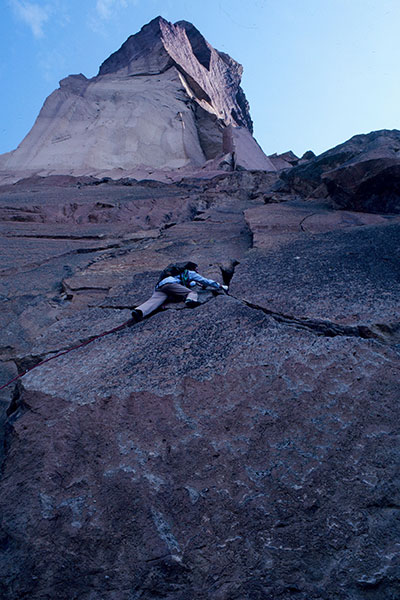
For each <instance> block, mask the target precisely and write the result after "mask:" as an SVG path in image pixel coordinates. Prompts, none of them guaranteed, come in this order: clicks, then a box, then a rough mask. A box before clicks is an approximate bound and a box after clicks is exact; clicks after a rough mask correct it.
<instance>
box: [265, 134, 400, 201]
mask: <svg viewBox="0 0 400 600" xmlns="http://www.w3.org/2000/svg"><path fill="white" fill-rule="evenodd" d="M399 153H400V131H398V130H396V129H394V130H392V131H390V130H381V131H373V132H372V133H369V134H367V135H356V136H354V137H352V138H351V139H350V140H348V141H347V142H345V143H344V144H340V145H339V146H336V147H335V148H332V149H331V150H328V151H327V152H324V153H323V154H321V155H320V156H317V157H315V158H311V160H307V161H306V162H305V163H304V164H299V165H298V166H295V167H293V168H292V169H289V170H285V171H284V172H283V173H282V174H281V181H280V182H279V183H278V184H277V185H276V190H277V191H281V192H295V193H299V194H301V195H302V196H303V197H307V196H311V197H328V198H330V199H331V200H332V202H333V203H334V205H335V206H336V207H338V208H346V209H350V210H358V211H365V212H375V213H399V211H400V208H399V207H400V191H399V190H400V183H399V181H400V180H399V170H400V157H399Z"/></svg>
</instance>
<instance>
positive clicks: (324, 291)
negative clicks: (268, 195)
mask: <svg viewBox="0 0 400 600" xmlns="http://www.w3.org/2000/svg"><path fill="white" fill-rule="evenodd" d="M285 242H286V243H281V244H280V245H279V249H278V250H277V251H276V250H275V248H274V247H272V248H270V249H268V248H266V249H265V250H263V249H259V250H253V251H252V253H251V254H250V256H249V258H247V259H245V260H242V261H241V263H240V265H239V266H238V267H237V269H236V272H235V276H234V278H233V280H232V283H231V286H230V293H231V294H232V295H234V296H235V297H239V298H241V299H245V300H246V301H248V302H250V303H252V304H254V305H257V306H260V307H263V308H264V309H266V310H270V311H272V312H275V313H277V314H280V315H282V316H286V317H299V318H300V319H305V320H307V319H311V320H313V319H314V320H320V321H326V322H331V324H332V325H337V326H340V325H350V326H355V327H360V326H361V327H363V326H366V327H368V328H370V333H371V335H372V333H373V331H375V333H376V334H377V335H381V334H382V335H385V331H387V332H388V333H389V332H390V331H392V333H393V334H395V335H397V334H396V331H397V327H398V324H399V308H400V306H399V299H400V267H399V264H400V263H399V248H400V227H399V225H398V224H388V225H385V226H383V227H379V226H364V227H354V228H350V229H349V230H345V229H342V230H339V231H331V232H327V233H323V234H315V235H307V234H305V233H303V234H301V233H300V234H297V235H296V236H291V238H290V244H289V243H288V239H286V240H285ZM365 333H366V334H368V332H367V331H366V332H365Z"/></svg>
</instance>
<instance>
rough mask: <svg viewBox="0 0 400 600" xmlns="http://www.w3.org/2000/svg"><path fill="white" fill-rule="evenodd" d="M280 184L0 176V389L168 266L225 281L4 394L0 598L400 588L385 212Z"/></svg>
mask: <svg viewBox="0 0 400 600" xmlns="http://www.w3.org/2000/svg"><path fill="white" fill-rule="evenodd" d="M201 56H203V55H202V54H201ZM205 60H206V57H204V61H205ZM102 68H103V67H102ZM104 68H106V67H104ZM107 68H109V67H107ZM204 68H205V67H204ZM106 76H108V74H107V75H104V77H106ZM276 177H277V176H276V175H275V174H273V173H260V172H257V173H256V172H249V171H237V172H233V173H225V174H221V175H219V176H218V177H215V178H213V179H211V180H205V179H196V178H192V179H185V180H183V181H181V182H180V183H173V184H169V185H166V184H163V183H160V182H154V181H147V182H140V183H138V182H136V181H133V180H129V179H125V180H121V181H115V182H112V181H110V180H103V181H100V180H94V179H93V178H80V179H74V178H73V177H50V178H44V179H41V178H33V179H31V180H30V181H24V182H20V183H17V184H15V185H12V186H8V187H3V188H0V219H1V221H0V230H1V232H2V238H1V239H2V252H1V257H2V264H1V271H0V275H1V279H0V286H1V287H0V294H1V295H0V301H1V305H2V309H3V310H2V312H1V316H0V318H1V323H0V324H1V332H2V341H1V344H0V350H1V360H2V362H1V369H0V373H1V377H2V378H3V379H2V380H4V381H6V380H7V379H11V378H12V377H13V376H14V375H15V373H16V372H17V371H18V372H20V373H22V372H24V371H25V370H26V369H27V368H29V367H31V366H33V365H35V364H37V363H38V361H40V360H43V359H45V358H49V357H51V356H54V355H55V354H56V353H57V352H60V351H63V350H65V349H69V348H73V347H75V346H77V345H79V344H80V343H82V342H83V341H85V340H89V339H90V338H91V336H94V335H97V334H100V333H102V332H104V331H108V330H110V329H112V328H114V327H116V326H117V325H119V324H121V323H123V322H125V321H126V320H127V319H128V318H129V315H130V312H129V308H130V307H132V306H133V305H136V304H138V303H140V302H142V301H143V300H144V299H145V298H146V297H147V296H148V295H149V294H150V293H151V291H152V287H153V285H154V282H155V281H156V280H157V276H158V272H159V271H160V270H161V269H162V268H163V267H164V266H165V265H166V264H168V263H169V262H172V261H174V260H177V259H182V260H185V259H188V260H195V261H196V262H198V263H199V265H200V271H201V272H202V273H204V274H205V275H206V276H209V277H211V278H214V279H217V280H219V281H221V282H222V281H224V282H225V283H227V284H229V295H217V296H213V295H212V294H210V293H208V295H207V294H206V295H204V300H205V302H204V303H203V304H202V305H201V306H199V307H198V308H197V309H195V310H190V309H187V308H185V307H184V305H181V304H176V305H170V306H169V307H168V309H166V310H163V311H160V312H158V313H157V314H155V315H153V316H151V317H150V318H148V319H146V320H144V321H143V322H142V323H139V324H138V325H136V326H135V327H132V328H129V329H124V330H121V331H118V332H116V333H113V334H110V335H107V336H104V337H102V338H99V339H97V340H96V341H93V342H92V343H90V344H88V345H86V346H84V347H81V348H78V349H75V350H72V351H71V352H69V353H67V354H64V355H63V356H60V357H58V358H56V359H54V360H52V361H50V362H48V363H46V364H45V365H42V366H40V367H37V368H35V369H33V370H32V371H31V372H30V373H28V374H27V375H25V376H24V377H23V378H22V379H20V380H19V383H18V385H17V386H15V385H13V386H10V387H9V388H7V389H5V390H2V391H1V394H2V405H1V406H2V407H3V410H2V414H3V419H4V418H5V417H6V423H5V427H4V430H5V432H4V438H5V454H4V459H3V468H2V473H3V475H2V481H1V493H0V510H1V513H2V523H1V529H0V551H1V555H0V556H1V558H0V573H1V575H0V591H1V594H0V595H1V597H2V598H4V600H15V598H29V599H30V600H43V599H45V598H46V599H49V600H50V599H51V600H71V599H73V598H76V599H78V598H79V600H98V599H99V598H101V599H102V600H134V599H135V600H137V599H140V600H150V599H154V598H166V599H168V600H186V599H187V598H190V597H193V598H196V599H197V598H198V599H199V600H228V599H229V600H234V599H237V600H264V599H266V598H271V599H272V598H274V599H280V600H293V599H294V598H296V600H332V599H333V598H335V600H336V599H338V600H365V599H366V598H371V599H373V600H381V599H385V600H395V599H397V598H399V596H400V581H399V566H400V565H399V562H400V549H399V546H398V540H399V518H398V515H399V506H400V496H399V489H400V488H399V483H400V482H399V475H398V461H399V448H398V442H397V440H398V433H399V431H398V422H399V385H398V382H399V373H400V356H399V349H400V323H399V298H400V283H399V282H400V270H399V264H400V263H399V242H400V217H398V216H394V215H392V216H388V215H378V214H369V213H368V214H367V213H356V212H352V211H345V210H341V211H338V210H334V209H332V207H331V205H330V202H329V201H318V202H317V201H313V200H308V201H303V200H302V201H300V200H289V201H287V202H285V203H281V204H270V203H265V200H264V198H265V194H266V193H267V192H268V190H269V189H270V188H271V186H272V185H273V184H274V182H275V181H276ZM6 412H7V415H5V413H6Z"/></svg>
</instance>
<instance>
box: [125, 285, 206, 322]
mask: <svg viewBox="0 0 400 600" xmlns="http://www.w3.org/2000/svg"><path fill="white" fill-rule="evenodd" d="M197 298H198V294H197V292H196V291H195V290H189V288H187V287H185V286H184V285H181V284H180V283H166V284H165V285H162V286H161V287H159V288H158V289H156V290H154V292H153V295H152V296H151V297H150V298H149V299H148V300H146V302H144V303H143V304H141V305H140V306H137V307H136V310H140V311H141V312H142V313H143V316H144V317H146V316H147V315H149V314H150V313H152V312H153V311H155V310H156V309H157V308H159V307H160V306H161V305H162V304H164V302H166V300H184V299H185V300H193V301H194V302H196V301H197Z"/></svg>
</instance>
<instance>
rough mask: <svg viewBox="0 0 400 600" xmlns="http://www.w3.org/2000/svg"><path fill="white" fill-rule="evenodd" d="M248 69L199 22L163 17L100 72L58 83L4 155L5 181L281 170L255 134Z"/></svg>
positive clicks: (1, 171) (0, 166)
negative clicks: (246, 86) (246, 88)
mask: <svg viewBox="0 0 400 600" xmlns="http://www.w3.org/2000/svg"><path fill="white" fill-rule="evenodd" d="M242 71H243V68H242V66H241V65H240V64H239V63H237V62H236V61H235V60H233V59H232V58H231V57H230V56H228V55H227V54H225V53H222V52H218V51H217V50H215V49H214V48H213V47H212V46H211V45H210V44H209V43H208V42H207V41H206V40H205V38H204V37H203V36H202V35H201V33H200V32H199V31H198V30H197V29H196V27H194V25H192V24H191V23H188V22H187V21H179V22H177V23H175V24H172V23H169V22H168V21H166V20H165V19H163V18H162V17H157V18H156V19H153V20H152V21H151V22H150V23H148V24H147V25H145V26H144V27H143V28H142V29H141V30H140V32H139V33H137V34H135V35H132V36H130V37H129V38H128V39H127V40H126V42H125V43H124V44H123V45H122V46H121V48H120V49H119V50H118V51H117V52H114V53H113V54H112V55H111V56H110V57H109V58H107V60H105V61H104V62H103V64H102V65H101V66H100V69H99V73H98V75H97V76H96V77H93V78H92V79H87V78H86V77H85V76H84V75H82V74H80V75H70V76H69V77H67V78H66V79H63V80H62V81H61V82H60V87H59V89H57V90H55V91H54V92H53V93H52V94H51V95H50V96H49V97H48V98H47V100H46V101H45V103H44V105H43V108H42V110H41V111H40V114H39V116H38V118H37V120H36V122H35V124H34V126H33V128H32V129H31V131H30V132H29V134H28V135H27V136H26V137H25V139H24V140H23V141H22V143H21V144H20V145H19V146H18V148H17V149H16V150H14V151H13V152H10V153H7V154H5V155H2V156H1V157H0V180H3V181H4V180H17V179H20V178H22V177H26V176H29V175H42V176H46V175H50V174H67V175H79V176H80V175H95V176H99V175H101V176H105V175H107V176H110V177H113V178H119V177H124V176H133V177H138V178H146V177H157V173H158V175H160V173H163V172H164V173H165V172H168V171H174V170H176V169H183V170H185V171H193V170H196V169H197V170H198V169H202V168H206V169H209V170H214V171H218V170H220V169H224V170H229V169H236V168H244V169H260V170H267V171H268V170H271V171H274V170H275V167H274V166H273V164H272V162H271V161H270V160H269V159H268V158H267V157H266V156H265V154H264V153H263V151H262V150H261V148H260V147H259V146H258V144H257V142H256V141H255V139H254V138H253V137H252V131H253V124H252V120H251V117H250V112H249V105H248V102H247V100H246V96H245V94H244V92H243V90H242V88H241V87H240V81H241V76H242Z"/></svg>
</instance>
